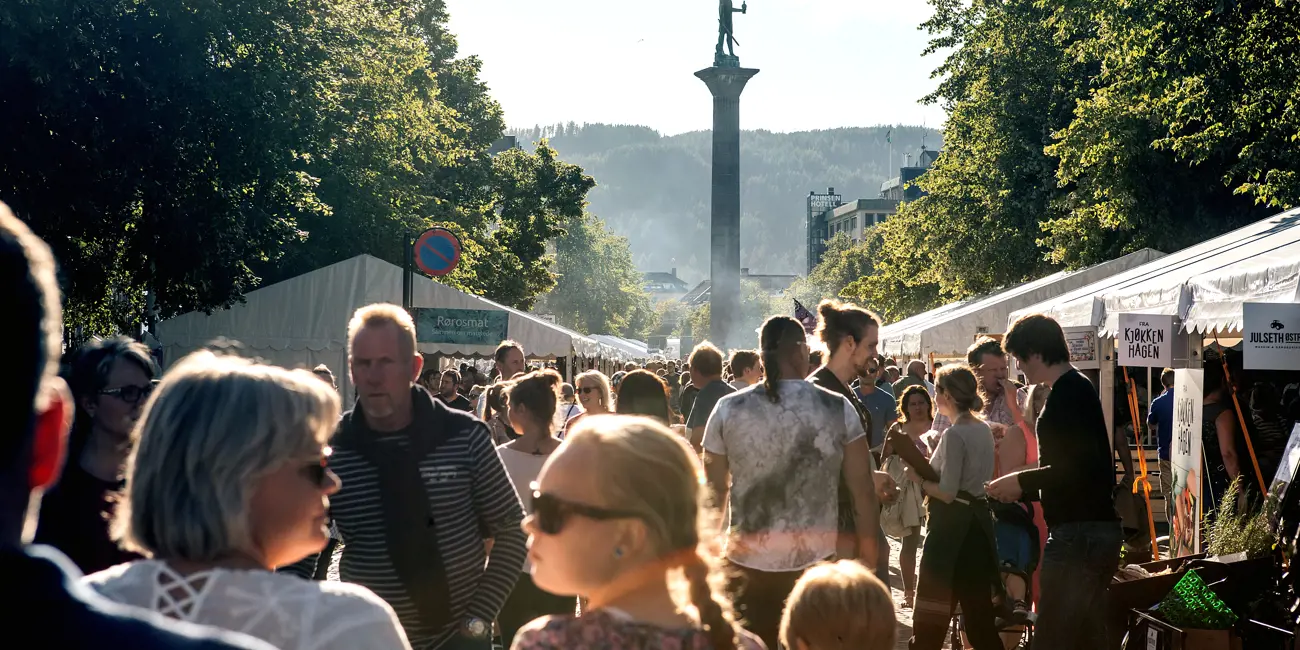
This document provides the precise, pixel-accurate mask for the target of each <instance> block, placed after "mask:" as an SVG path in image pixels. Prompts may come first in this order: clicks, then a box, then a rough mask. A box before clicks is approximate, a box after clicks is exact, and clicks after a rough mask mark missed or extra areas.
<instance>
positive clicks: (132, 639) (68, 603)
mask: <svg viewBox="0 0 1300 650" xmlns="http://www.w3.org/2000/svg"><path fill="white" fill-rule="evenodd" d="M0 296H4V297H5V306H6V307H7V308H8V309H9V311H8V313H6V317H5V318H3V319H0V337H3V339H4V340H5V341H6V342H8V343H9V354H8V355H7V356H6V361H7V362H8V364H7V366H6V370H7V371H8V374H7V376H8V377H9V381H10V383H7V384H5V390H4V391H0V418H3V419H0V576H4V577H3V579H2V581H3V584H4V589H5V592H6V593H5V596H6V598H5V603H4V607H0V629H3V630H5V635H6V639H5V641H6V642H7V643H6V644H5V647H27V648H60V649H68V650H81V649H83V648H87V649H88V648H139V649H141V650H161V649H162V648H173V649H187V650H232V649H234V648H243V649H244V650H273V649H272V648H271V646H270V645H269V644H267V643H265V642H263V641H259V640H257V639H254V638H252V637H250V636H246V635H243V634H236V633H234V632H223V631H219V630H216V629H214V628H208V627H204V626H199V625H191V624H189V623H182V622H180V621H174V620H171V619H168V618H166V617H164V616H162V615H161V614H156V613H154V612H149V611H145V610H142V609H136V608H134V607H127V606H125V605H120V604H117V603H114V602H110V601H109V600H108V599H106V598H104V597H102V596H100V595H99V594H97V593H95V592H94V591H92V590H91V589H89V588H87V587H86V586H85V585H82V584H81V573H80V571H78V570H77V568H76V567H75V566H74V565H73V564H72V562H70V561H69V560H68V558H67V556H66V555H63V554H62V553H60V552H59V551H57V550H55V549H54V548H53V547H49V546H41V545H28V544H27V541H28V540H30V539H31V536H32V533H33V532H34V530H33V529H34V528H35V525H36V523H37V522H36V517H35V515H36V513H37V512H38V511H39V510H40V503H41V494H42V492H43V491H44V490H45V489H46V488H48V487H50V486H51V485H53V484H54V482H55V481H57V480H58V479H59V472H60V469H61V467H62V463H63V453H64V451H65V447H66V444H67V433H68V428H69V426H70V425H71V424H72V410H73V405H72V395H71V394H70V393H69V391H68V385H67V384H66V383H64V381H63V380H62V379H60V378H59V377H57V376H55V374H54V372H55V370H56V369H57V367H58V355H59V350H60V349H61V348H62V347H63V341H62V332H63V318H62V313H61V311H60V309H59V285H58V283H57V282H56V281H55V278H54V257H53V256H52V255H51V254H50V249H49V247H48V246H46V245H45V242H43V241H41V240H40V239H38V238H37V237H36V236H35V235H33V234H32V232H31V231H30V230H28V229H27V226H26V225H24V224H23V223H22V222H21V221H19V220H18V218H17V217H15V216H13V214H11V213H10V212H9V208H7V207H5V205H4V204H3V203H0ZM15 377H16V378H17V379H16V380H15V379H14V378H15ZM29 515H31V516H29Z"/></svg>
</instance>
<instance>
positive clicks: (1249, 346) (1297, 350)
mask: <svg viewBox="0 0 1300 650" xmlns="http://www.w3.org/2000/svg"><path fill="white" fill-rule="evenodd" d="M1241 315H1242V324H1241V342H1242V348H1243V351H1242V361H1243V362H1244V363H1245V366H1246V367H1247V368H1250V369H1252V370H1296V369H1297V368H1300V305H1297V304H1292V303H1271V302H1270V303H1265V302H1248V303H1245V304H1243V305H1242V306H1241Z"/></svg>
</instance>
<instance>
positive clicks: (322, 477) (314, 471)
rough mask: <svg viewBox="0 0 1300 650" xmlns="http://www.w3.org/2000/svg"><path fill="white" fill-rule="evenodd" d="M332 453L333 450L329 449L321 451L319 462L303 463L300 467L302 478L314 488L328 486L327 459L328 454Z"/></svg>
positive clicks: (328, 469) (328, 467) (328, 468)
mask: <svg viewBox="0 0 1300 650" xmlns="http://www.w3.org/2000/svg"><path fill="white" fill-rule="evenodd" d="M333 453H334V450H333V449H332V448H330V447H326V448H325V449H323V450H321V455H320V460H317V461H312V462H309V463H305V464H304V465H303V466H302V475H303V477H304V478H306V479H307V480H308V481H311V484H312V485H315V486H316V487H319V488H323V487H326V486H328V485H329V483H330V481H331V479H330V474H329V471H330V466H329V458H330V454H333Z"/></svg>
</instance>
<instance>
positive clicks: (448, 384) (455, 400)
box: [436, 370, 474, 413]
mask: <svg viewBox="0 0 1300 650" xmlns="http://www.w3.org/2000/svg"><path fill="white" fill-rule="evenodd" d="M459 391H460V373H457V372H456V371H455V370H444V371H442V382H441V383H439V384H438V394H437V395H436V397H437V398H438V399H440V400H442V403H443V404H446V405H447V406H450V407H452V408H454V409H456V410H457V411H465V412H466V413H469V412H471V411H473V410H474V405H473V404H470V403H469V400H468V399H466V398H465V396H464V395H461V394H459Z"/></svg>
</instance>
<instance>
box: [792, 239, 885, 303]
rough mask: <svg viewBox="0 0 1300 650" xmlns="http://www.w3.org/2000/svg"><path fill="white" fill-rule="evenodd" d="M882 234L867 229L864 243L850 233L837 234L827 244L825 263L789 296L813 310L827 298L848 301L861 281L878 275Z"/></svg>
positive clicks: (814, 270)
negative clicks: (849, 294) (877, 257)
mask: <svg viewBox="0 0 1300 650" xmlns="http://www.w3.org/2000/svg"><path fill="white" fill-rule="evenodd" d="M880 245H881V238H880V231H879V230H877V229H876V228H874V227H871V228H867V229H866V232H865V236H864V240H863V241H862V242H854V241H853V240H852V239H850V238H849V236H848V233H837V234H836V235H835V236H834V237H831V238H830V239H829V240H828V241H827V242H826V252H825V253H824V254H823V256H822V263H821V264H818V265H817V266H816V267H815V268H814V269H813V272H812V273H810V274H808V275H807V276H806V277H802V278H799V279H797V280H795V281H794V284H792V285H790V288H789V289H786V295H788V296H789V297H790V298H793V299H795V300H798V301H799V302H801V303H803V305H804V306H805V307H808V308H809V309H813V308H814V307H816V306H817V303H819V302H821V301H822V300H823V299H825V298H846V297H848V295H847V292H846V290H847V289H848V287H849V286H851V285H852V284H853V283H854V282H857V281H858V280H859V279H860V278H863V277H865V276H870V275H873V274H874V273H875V268H876V265H875V256H876V255H879V254H880Z"/></svg>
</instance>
